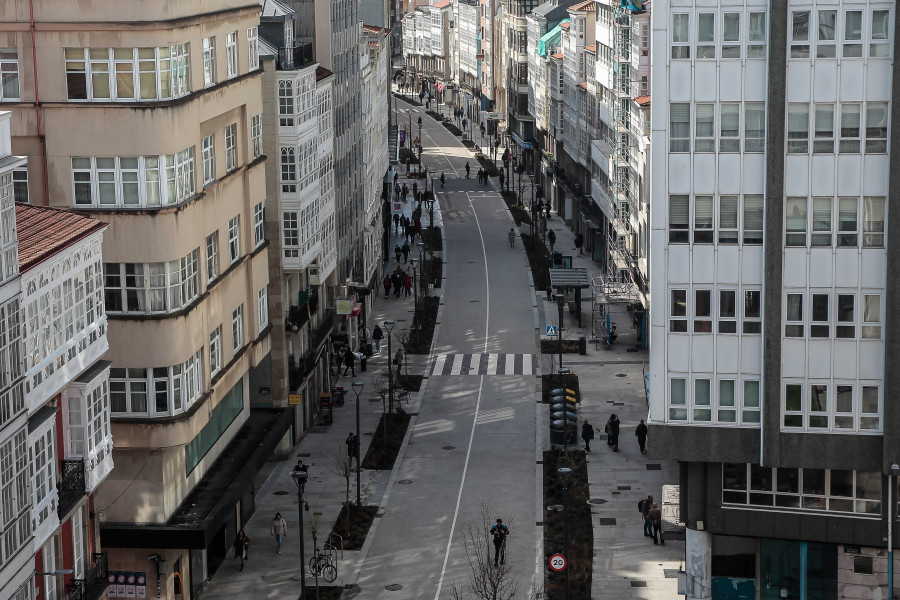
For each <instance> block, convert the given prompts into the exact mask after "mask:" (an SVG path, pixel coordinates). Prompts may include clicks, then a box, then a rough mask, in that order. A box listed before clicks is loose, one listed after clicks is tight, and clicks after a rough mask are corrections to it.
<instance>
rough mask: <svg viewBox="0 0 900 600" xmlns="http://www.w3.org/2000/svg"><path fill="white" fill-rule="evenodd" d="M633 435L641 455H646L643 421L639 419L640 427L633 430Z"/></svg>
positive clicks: (645, 428)
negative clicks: (635, 437)
mask: <svg viewBox="0 0 900 600" xmlns="http://www.w3.org/2000/svg"><path fill="white" fill-rule="evenodd" d="M634 435H636V436H637V439H638V446H640V447H641V454H647V426H646V425H645V424H644V420H643V419H641V423H640V425H638V426H637V428H636V429H635V430H634Z"/></svg>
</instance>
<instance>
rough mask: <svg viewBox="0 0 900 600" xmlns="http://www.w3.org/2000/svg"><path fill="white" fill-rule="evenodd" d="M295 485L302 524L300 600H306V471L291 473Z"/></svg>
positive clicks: (307, 475) (298, 511) (300, 526)
mask: <svg viewBox="0 0 900 600" xmlns="http://www.w3.org/2000/svg"><path fill="white" fill-rule="evenodd" d="M291 477H292V478H293V480H294V483H296V484H297V501H298V504H297V513H298V514H299V515H300V517H299V520H298V522H299V523H300V525H299V528H300V600H306V551H305V549H304V548H303V537H304V535H303V509H304V508H306V509H307V510H309V507H308V506H307V507H304V503H303V488H304V486H305V485H306V478H307V477H309V474H308V473H307V472H306V471H294V472H292V473H291Z"/></svg>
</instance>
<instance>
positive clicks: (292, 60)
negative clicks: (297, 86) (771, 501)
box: [278, 43, 313, 70]
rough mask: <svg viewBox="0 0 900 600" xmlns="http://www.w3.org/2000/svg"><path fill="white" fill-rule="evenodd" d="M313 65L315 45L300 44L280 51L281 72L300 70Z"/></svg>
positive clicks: (279, 65) (279, 64) (279, 66)
mask: <svg viewBox="0 0 900 600" xmlns="http://www.w3.org/2000/svg"><path fill="white" fill-rule="evenodd" d="M312 63H313V45H312V44H310V43H304V44H301V43H298V44H295V45H294V46H293V47H285V48H279V49H278V68H279V69H280V70H289V69H300V68H303V67H307V66H309V65H311V64H312Z"/></svg>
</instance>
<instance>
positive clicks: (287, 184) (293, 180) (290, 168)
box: [281, 146, 297, 193]
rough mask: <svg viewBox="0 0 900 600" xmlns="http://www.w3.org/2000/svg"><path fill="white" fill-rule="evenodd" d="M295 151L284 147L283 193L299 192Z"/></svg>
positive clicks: (282, 150)
mask: <svg viewBox="0 0 900 600" xmlns="http://www.w3.org/2000/svg"><path fill="white" fill-rule="evenodd" d="M295 156H296V155H295V153H294V149H293V148H292V147H290V146H284V147H283V148H282V149H281V191H282V192H283V193H293V192H296V191H297V162H296V160H295Z"/></svg>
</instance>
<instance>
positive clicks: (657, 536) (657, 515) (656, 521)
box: [647, 502, 666, 546]
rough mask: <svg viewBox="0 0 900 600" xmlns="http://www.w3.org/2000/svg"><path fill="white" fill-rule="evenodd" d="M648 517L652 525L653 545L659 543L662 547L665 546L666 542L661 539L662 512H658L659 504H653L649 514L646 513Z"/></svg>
mask: <svg viewBox="0 0 900 600" xmlns="http://www.w3.org/2000/svg"><path fill="white" fill-rule="evenodd" d="M647 514H648V516H649V517H650V521H651V522H652V523H653V544H654V545H655V544H657V543H660V544H662V545H663V546H665V545H666V541H665V540H664V539H663V537H662V531H661V529H662V511H661V510H659V504H657V503H656V502H654V503H653V506H652V507H651V508H650V512H649V513H647Z"/></svg>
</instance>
